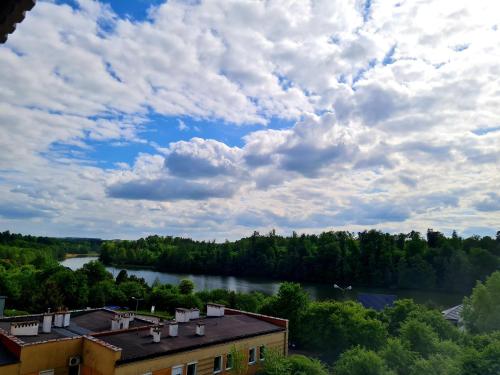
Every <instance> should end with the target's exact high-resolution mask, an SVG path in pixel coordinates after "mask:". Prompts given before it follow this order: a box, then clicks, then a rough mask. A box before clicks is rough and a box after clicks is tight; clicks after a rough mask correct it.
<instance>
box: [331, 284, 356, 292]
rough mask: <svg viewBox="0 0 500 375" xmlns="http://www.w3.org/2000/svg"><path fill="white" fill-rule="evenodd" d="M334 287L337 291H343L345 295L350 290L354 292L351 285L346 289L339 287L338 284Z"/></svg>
mask: <svg viewBox="0 0 500 375" xmlns="http://www.w3.org/2000/svg"><path fill="white" fill-rule="evenodd" d="M333 287H334V288H335V289H340V290H341V291H343V292H344V293H345V292H346V291H348V290H352V286H350V285H349V286H348V287H346V288H342V287H341V286H338V285H337V284H334V285H333Z"/></svg>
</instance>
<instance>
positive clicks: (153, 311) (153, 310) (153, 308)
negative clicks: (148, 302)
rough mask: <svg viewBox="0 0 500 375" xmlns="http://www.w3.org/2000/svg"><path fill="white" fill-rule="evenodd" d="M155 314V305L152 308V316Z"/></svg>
mask: <svg viewBox="0 0 500 375" xmlns="http://www.w3.org/2000/svg"><path fill="white" fill-rule="evenodd" d="M154 313H155V305H153V306H151V314H154Z"/></svg>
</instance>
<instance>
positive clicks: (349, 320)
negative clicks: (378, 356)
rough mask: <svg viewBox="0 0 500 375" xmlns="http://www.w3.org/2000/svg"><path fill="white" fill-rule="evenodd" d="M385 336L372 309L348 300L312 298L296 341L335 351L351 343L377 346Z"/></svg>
mask: <svg viewBox="0 0 500 375" xmlns="http://www.w3.org/2000/svg"><path fill="white" fill-rule="evenodd" d="M386 336H387V329H386V327H385V325H384V324H383V323H382V322H381V321H380V320H378V319H377V318H376V315H375V314H374V313H373V311H371V310H367V309H365V308H364V307H363V306H362V305H360V304H358V303H355V302H352V301H348V302H334V301H328V302H326V301H325V302H313V303H311V305H310V307H309V308H308V309H307V310H306V311H305V312H304V315H303V319H302V324H301V327H300V330H299V342H300V343H301V344H302V345H303V346H306V347H309V348H312V349H315V350H322V351H324V352H327V353H329V354H331V355H336V354H338V353H340V352H342V351H344V350H345V349H348V348H350V347H352V346H356V345H361V346H363V347H366V348H369V349H378V348H380V347H381V346H382V345H383V344H384V343H385V339H386Z"/></svg>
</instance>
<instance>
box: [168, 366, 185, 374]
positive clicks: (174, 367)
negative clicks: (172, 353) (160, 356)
mask: <svg viewBox="0 0 500 375" xmlns="http://www.w3.org/2000/svg"><path fill="white" fill-rule="evenodd" d="M176 369H182V372H181V374H184V365H175V366H172V367H171V372H170V373H171V374H173V373H174V370H176Z"/></svg>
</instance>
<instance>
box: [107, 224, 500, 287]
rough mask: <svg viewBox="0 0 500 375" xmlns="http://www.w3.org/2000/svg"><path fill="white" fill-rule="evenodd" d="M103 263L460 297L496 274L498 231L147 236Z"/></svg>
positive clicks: (117, 244)
mask: <svg viewBox="0 0 500 375" xmlns="http://www.w3.org/2000/svg"><path fill="white" fill-rule="evenodd" d="M100 260H101V261H102V262H103V263H104V264H107V265H111V264H112V265H116V266H125V265H135V266H149V267H154V268H155V269H157V270H159V271H167V272H168V271H174V272H185V273H209V274H217V275H234V276H263V277H270V276H271V277H274V278H276V279H284V280H290V281H311V282H341V283H344V284H354V285H358V286H370V287H398V288H409V289H411V288H416V289H443V290H448V291H457V292H464V291H470V289H471V288H472V286H473V285H474V283H475V281H476V280H484V278H485V277H486V276H487V275H489V274H491V273H492V272H493V271H495V270H497V269H498V268H499V266H500V232H498V233H497V236H496V237H495V238H492V237H489V236H484V237H480V236H471V237H468V238H462V237H460V236H458V235H457V234H456V233H455V232H454V233H453V235H452V236H450V237H446V236H445V235H443V234H442V233H440V232H438V231H434V230H432V229H429V230H428V231H427V233H426V235H425V236H423V235H421V234H420V233H418V232H411V233H407V234H389V233H383V232H380V231H376V230H369V231H363V232H359V233H358V234H354V233H350V232H342V231H338V232H324V233H321V234H319V235H315V234H313V235H306V234H302V235H298V234H296V233H293V235H292V236H289V237H285V236H280V235H277V234H276V232H275V231H271V232H270V233H268V234H266V235H261V234H259V233H258V232H255V233H254V234H253V235H252V236H250V237H247V238H242V239H240V240H237V241H232V242H231V241H226V242H224V243H216V242H215V241H194V240H191V239H187V238H179V237H170V236H167V237H160V236H150V237H147V238H141V239H139V240H136V241H124V240H114V241H105V242H103V243H102V246H101V255H100Z"/></svg>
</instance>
